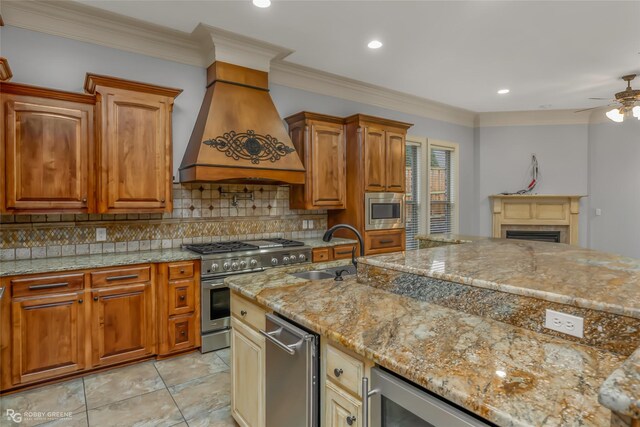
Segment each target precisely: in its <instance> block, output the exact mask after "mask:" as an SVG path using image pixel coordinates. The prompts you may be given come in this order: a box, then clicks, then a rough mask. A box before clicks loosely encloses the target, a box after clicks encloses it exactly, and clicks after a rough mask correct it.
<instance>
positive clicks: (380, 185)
mask: <svg viewBox="0 0 640 427" xmlns="http://www.w3.org/2000/svg"><path fill="white" fill-rule="evenodd" d="M385 145H386V143H385V136H384V131H383V130H381V129H376V128H372V127H366V128H365V129H364V187H365V191H385V188H386V186H385V183H386V177H385V175H386V171H387V166H386V164H385V155H386V150H385Z"/></svg>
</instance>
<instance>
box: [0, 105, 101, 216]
mask: <svg viewBox="0 0 640 427" xmlns="http://www.w3.org/2000/svg"><path fill="white" fill-rule="evenodd" d="M92 122H93V106H92V105H86V104H76V103H72V102H66V101H56V100H51V99H44V98H43V99H40V98H34V97H24V98H22V97H15V98H9V100H8V101H7V102H6V106H5V123H6V127H7V128H6V136H5V143H6V150H5V152H6V157H7V158H6V189H7V192H6V208H7V210H9V211H13V212H19V211H49V212H50V211H65V210H67V211H68V210H71V211H77V212H86V211H87V207H88V206H89V203H90V201H91V200H90V199H91V193H90V191H89V173H90V171H89V169H90V168H91V167H92V165H91V163H90V161H89V158H90V157H89V156H90V152H91V150H90V147H91V145H92V144H93V123H92Z"/></svg>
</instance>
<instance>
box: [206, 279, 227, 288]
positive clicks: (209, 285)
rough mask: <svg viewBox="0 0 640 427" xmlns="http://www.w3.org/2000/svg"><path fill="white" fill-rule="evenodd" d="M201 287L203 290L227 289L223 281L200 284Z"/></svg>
mask: <svg viewBox="0 0 640 427" xmlns="http://www.w3.org/2000/svg"><path fill="white" fill-rule="evenodd" d="M202 287H203V288H205V289H221V288H227V287H228V286H227V285H225V284H224V282H223V281H212V282H202Z"/></svg>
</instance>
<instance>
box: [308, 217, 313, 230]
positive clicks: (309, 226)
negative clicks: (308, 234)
mask: <svg viewBox="0 0 640 427" xmlns="http://www.w3.org/2000/svg"><path fill="white" fill-rule="evenodd" d="M307 228H313V220H312V219H310V220H309V221H307Z"/></svg>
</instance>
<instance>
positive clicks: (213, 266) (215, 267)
mask: <svg viewBox="0 0 640 427" xmlns="http://www.w3.org/2000/svg"><path fill="white" fill-rule="evenodd" d="M218 268H220V266H219V265H218V264H216V263H215V262H214V263H213V264H211V271H216V270H217V269H218Z"/></svg>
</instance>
